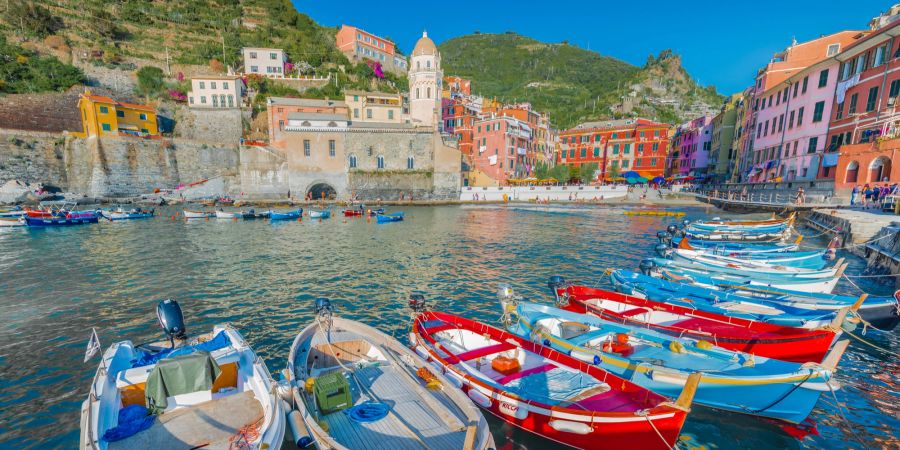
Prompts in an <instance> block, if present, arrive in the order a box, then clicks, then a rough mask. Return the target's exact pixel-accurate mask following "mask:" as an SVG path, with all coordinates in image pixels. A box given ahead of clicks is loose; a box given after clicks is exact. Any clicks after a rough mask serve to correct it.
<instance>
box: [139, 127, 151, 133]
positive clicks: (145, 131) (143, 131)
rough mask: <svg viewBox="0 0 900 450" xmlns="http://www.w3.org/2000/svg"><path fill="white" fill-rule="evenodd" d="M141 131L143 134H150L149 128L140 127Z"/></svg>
mask: <svg viewBox="0 0 900 450" xmlns="http://www.w3.org/2000/svg"><path fill="white" fill-rule="evenodd" d="M141 133H143V134H150V130H148V129H146V128H141Z"/></svg>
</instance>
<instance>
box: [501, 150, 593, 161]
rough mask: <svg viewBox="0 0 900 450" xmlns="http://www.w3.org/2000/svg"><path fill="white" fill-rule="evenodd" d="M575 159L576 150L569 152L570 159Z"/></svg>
mask: <svg viewBox="0 0 900 450" xmlns="http://www.w3.org/2000/svg"><path fill="white" fill-rule="evenodd" d="M495 154H496V152H495ZM574 157H575V149H574V148H573V149H572V150H569V158H570V159H571V158H574Z"/></svg>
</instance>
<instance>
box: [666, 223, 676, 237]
mask: <svg viewBox="0 0 900 450" xmlns="http://www.w3.org/2000/svg"><path fill="white" fill-rule="evenodd" d="M666 232H668V233H669V234H670V235H672V236H675V233H676V232H678V226H676V225H669V226H667V227H666Z"/></svg>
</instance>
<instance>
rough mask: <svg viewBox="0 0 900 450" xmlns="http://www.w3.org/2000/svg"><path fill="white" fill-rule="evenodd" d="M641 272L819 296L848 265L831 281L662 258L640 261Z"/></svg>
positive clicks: (679, 279) (829, 288)
mask: <svg viewBox="0 0 900 450" xmlns="http://www.w3.org/2000/svg"><path fill="white" fill-rule="evenodd" d="M640 267H641V271H642V272H645V274H650V273H654V274H659V276H660V277H663V278H667V279H669V280H673V281H678V282H688V283H703V284H706V283H704V282H703V281H701V280H708V281H709V283H712V284H715V283H725V284H746V285H753V286H767V287H774V288H778V289H790V290H795V291H802V292H822V293H831V291H833V290H834V287H835V286H837V282H838V280H839V279H840V277H841V275H843V273H844V269H846V267H847V265H846V264H842V265H840V266H838V265H835V267H837V268H838V270H837V272H835V274H834V275H833V276H831V277H819V278H803V277H795V276H792V275H787V276H785V275H783V274H779V273H778V272H777V271H776V270H774V269H772V270H771V271H768V272H767V271H760V270H756V271H754V272H753V273H747V272H743V271H742V270H740V269H733V270H727V268H718V267H712V266H710V267H697V266H688V265H680V264H677V263H676V262H675V261H672V260H669V259H664V258H648V259H644V260H641V263H640Z"/></svg>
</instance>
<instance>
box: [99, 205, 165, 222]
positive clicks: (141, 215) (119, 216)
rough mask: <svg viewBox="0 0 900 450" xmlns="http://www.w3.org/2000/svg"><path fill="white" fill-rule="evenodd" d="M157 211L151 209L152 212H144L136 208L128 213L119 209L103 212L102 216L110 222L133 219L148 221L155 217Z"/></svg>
mask: <svg viewBox="0 0 900 450" xmlns="http://www.w3.org/2000/svg"><path fill="white" fill-rule="evenodd" d="M155 212H156V211H155V210H153V209H151V210H150V211H144V210H142V209H141V208H134V209H130V210H128V211H126V210H124V209H122V208H118V209H116V210H110V211H107V210H101V211H100V215H102V216H103V217H104V218H105V219H107V220H109V221H114V220H132V219H147V218H150V217H153V215H154V213H155Z"/></svg>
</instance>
